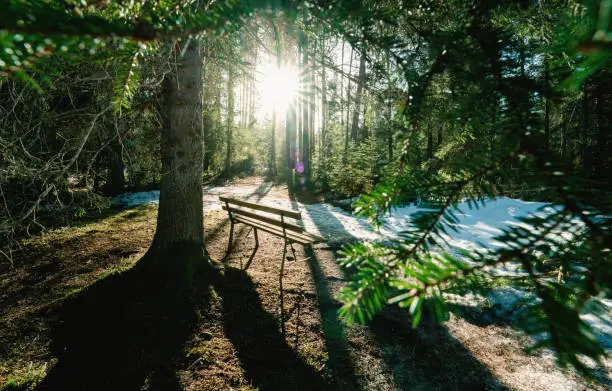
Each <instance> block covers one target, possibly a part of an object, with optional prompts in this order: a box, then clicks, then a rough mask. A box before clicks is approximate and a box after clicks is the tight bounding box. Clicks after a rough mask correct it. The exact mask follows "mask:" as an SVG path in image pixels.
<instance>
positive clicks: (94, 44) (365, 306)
mask: <svg viewBox="0 0 612 391" xmlns="http://www.w3.org/2000/svg"><path fill="white" fill-rule="evenodd" d="M0 9H2V15H1V16H0V49H1V51H0V205H2V207H0V235H1V237H2V241H1V243H2V246H0V255H2V256H3V260H2V262H3V263H6V264H7V265H10V264H12V262H13V261H12V256H11V252H12V251H13V250H14V249H15V248H18V246H19V240H20V239H21V238H23V237H24V236H25V235H34V234H37V233H39V232H42V231H44V230H45V229H47V228H49V227H52V226H59V225H62V224H63V223H65V222H66V221H68V220H72V219H74V218H75V216H76V217H78V216H82V215H85V214H86V213H89V212H90V211H91V210H94V209H98V210H99V209H104V208H106V207H107V206H108V198H107V197H109V196H114V195H118V194H121V193H124V192H127V191H137V190H149V189H158V188H159V186H160V184H161V182H162V177H163V175H164V172H163V169H162V162H163V160H164V158H163V157H164V153H165V152H164V149H163V148H160V143H162V134H163V129H164V127H165V126H168V125H167V124H168V123H170V122H169V121H173V118H174V117H173V114H171V113H173V110H176V109H177V107H179V106H180V105H181V104H182V103H184V102H183V101H181V99H183V97H181V96H178V95H172V93H173V92H172V91H170V90H169V88H168V85H167V80H168V79H172V78H173V77H176V75H177V72H179V70H180V69H181V67H183V66H184V64H183V62H182V60H181V58H182V57H184V56H190V55H193V56H197V61H198V63H199V64H201V74H197V75H195V76H193V75H192V76H193V77H194V78H195V79H194V80H198V79H199V80H201V86H200V87H201V92H202V94H201V102H200V103H199V104H200V105H201V106H198V104H197V102H196V103H193V102H191V103H190V102H187V101H185V102H186V103H185V105H187V104H194V105H195V106H193V105H192V106H185V107H186V108H187V109H189V108H190V107H191V108H192V109H193V107H195V108H196V109H198V110H199V109H200V107H201V115H198V116H196V117H194V119H193V121H201V124H202V129H203V134H202V148H203V157H202V159H203V163H202V164H203V169H202V172H201V177H202V182H203V183H207V182H210V181H222V180H224V179H229V178H232V177H234V176H241V175H242V176H245V175H263V176H266V177H268V178H270V179H272V180H275V181H278V182H286V183H287V184H288V186H289V187H290V188H291V189H294V191H296V192H309V193H321V194H324V195H325V197H326V198H329V199H344V198H350V197H355V196H358V195H360V194H366V195H364V196H362V197H361V200H360V201H358V202H357V203H356V204H355V207H356V211H357V212H358V213H360V214H361V215H363V216H368V217H371V218H372V219H373V220H374V221H376V219H377V218H378V217H380V216H381V215H383V214H384V212H386V211H388V210H389V209H390V208H392V207H393V206H396V205H402V204H405V203H407V202H412V201H415V200H417V199H418V200H422V201H424V202H429V203H431V204H432V205H434V206H435V207H434V212H432V213H424V214H423V215H422V216H420V217H419V219H417V221H415V225H416V227H417V230H416V231H415V232H408V233H406V235H405V240H404V241H403V242H402V243H400V244H398V243H392V244H386V245H380V247H379V246H374V247H372V246H370V247H368V246H365V245H354V246H349V247H347V248H345V250H344V253H343V254H344V255H343V256H344V257H345V262H346V265H348V266H350V267H352V268H355V270H356V279H355V282H354V283H353V285H351V284H349V287H348V288H347V290H346V291H345V293H344V299H343V301H344V302H345V303H347V305H346V307H345V308H344V314H345V315H346V317H347V318H349V319H353V320H364V319H365V318H368V317H370V316H372V315H373V313H374V312H376V311H377V310H379V309H380V308H381V307H382V306H383V303H386V302H387V300H388V299H389V297H394V299H393V301H395V302H400V303H403V304H404V305H406V306H408V307H410V311H411V312H412V314H413V315H415V316H416V317H417V323H418V318H419V317H420V315H419V314H420V308H421V304H422V302H423V300H422V299H427V300H429V301H432V302H434V306H435V307H436V306H438V304H439V303H438V302H437V301H436V300H438V299H440V300H441V296H440V293H439V289H438V288H440V287H441V286H443V285H444V284H446V283H447V282H448V281H449V280H451V278H454V277H456V276H458V275H461V276H464V277H465V278H463V280H462V283H461V284H459V286H460V287H461V289H467V288H470V287H472V288H473V285H474V284H475V283H476V282H475V280H474V279H472V278H471V277H472V276H473V274H474V273H473V272H472V269H471V268H467V267H466V266H465V265H463V266H461V265H459V264H458V263H457V262H456V260H455V259H448V257H446V255H448V254H446V255H444V256H442V255H440V257H439V258H436V257H437V256H434V255H431V253H430V252H429V250H430V249H431V248H432V247H433V246H434V245H435V244H436V241H439V239H436V235H437V234H438V233H441V232H442V231H444V229H445V228H444V224H445V221H453V213H454V212H453V205H455V203H456V202H458V201H460V200H465V199H469V200H474V201H477V200H484V199H486V198H487V197H495V196H497V197H499V196H509V197H514V198H521V199H524V200H537V201H550V202H554V203H557V204H559V205H562V208H561V209H560V212H559V213H558V214H555V215H553V216H547V217H546V218H540V219H539V220H538V219H533V220H530V221H527V224H528V225H529V226H530V227H531V228H532V229H531V230H527V229H525V230H524V231H520V230H515V231H511V232H507V233H506V234H505V235H506V236H505V240H506V242H508V243H511V244H516V246H511V247H512V250H511V251H510V250H508V251H506V252H504V251H502V250H499V251H497V252H494V253H493V254H486V255H485V254H470V255H469V256H468V257H469V258H470V259H471V260H472V261H474V262H479V265H487V266H492V265H493V266H494V265H497V264H500V263H504V262H507V261H509V260H510V259H513V260H517V261H518V262H520V263H522V264H523V265H524V267H525V270H526V271H527V272H528V275H527V277H526V280H528V281H529V283H530V284H532V285H533V286H534V287H535V289H536V290H537V291H538V293H539V294H540V295H541V297H542V298H543V300H544V302H545V303H553V304H550V305H549V306H546V305H545V306H538V310H537V311H539V312H537V314H536V315H534V316H535V317H534V318H532V319H536V318H537V319H540V320H542V322H543V323H546V324H547V325H548V326H546V327H548V330H549V331H551V330H552V331H551V333H552V334H551V335H552V337H551V339H550V340H549V342H550V343H551V344H552V345H553V346H554V347H555V348H556V350H557V352H559V354H560V358H561V362H562V363H566V364H567V363H571V364H573V365H574V366H576V367H578V368H579V369H580V368H581V369H585V366H584V365H583V364H582V363H581V362H580V361H578V360H577V359H576V358H575V354H585V355H587V356H591V357H593V358H597V357H600V356H602V355H603V354H604V353H603V350H601V348H600V347H599V346H598V345H597V344H596V343H593V342H592V341H591V340H590V339H589V338H590V337H589V333H588V330H587V331H584V330H583V333H582V334H581V335H582V337H584V338H578V337H576V338H573V337H569V335H570V334H571V335H573V333H575V332H576V330H577V329H580V327H582V326H580V325H581V323H580V320H579V317H578V315H579V313H580V312H581V311H583V310H584V308H585V303H587V301H588V299H589V298H590V297H593V296H597V295H606V294H609V282H610V267H609V266H610V258H609V257H610V255H609V254H610V245H611V237H610V229H611V226H610V224H611V220H610V211H611V210H612V208H611V203H612V196H611V191H612V183H611V181H610V178H611V176H610V174H609V172H610V169H611V168H612V167H611V165H612V139H611V132H610V130H611V129H612V127H611V124H610V119H611V118H612V75H611V74H610V59H611V55H612V51H611V50H610V42H611V39H612V38H611V34H612V33H611V32H610V27H609V23H610V13H611V12H612V3H611V2H610V1H606V0H602V1H592V0H588V1H560V0H559V1H543V0H541V1H453V0H451V1H441V0H430V1H395V0H389V1H342V0H336V1H313V2H292V1H278V2H275V1H271V2H256V1H251V2H248V1H247V2H239V1H226V2H204V1H142V2H141V1H118V2H109V1H90V2H85V1H76V0H74V1H72V0H64V1H50V0H49V1H40V2H27V1H2V2H0ZM194 58H195V57H194ZM281 86H282V87H281ZM169 97H172V101H170V98H169ZM185 99H187V98H185ZM185 107H183V109H185ZM576 220H580V221H581V224H582V225H583V226H584V227H586V228H584V229H577V228H576V225H575V224H576V223H575V221H576ZM552 229H560V230H566V231H570V232H573V233H574V234H575V238H574V240H573V241H572V242H571V243H570V244H567V245H565V247H564V246H560V245H559V244H558V243H556V242H555V240H554V239H547V238H546V235H547V234H548V233H550V231H551V230H552ZM534 247H537V248H538V249H539V251H540V252H539V253H538V254H536V255H534V254H532V253H531V252H529V251H527V250H528V248H534ZM544 259H545V260H546V261H547V262H548V263H550V262H552V263H553V264H554V265H556V266H555V267H556V269H555V270H560V271H559V273H560V275H562V274H563V270H565V271H567V270H572V271H573V272H574V273H576V274H577V275H579V276H580V277H581V278H579V279H576V280H573V281H574V282H573V283H572V282H571V281H570V282H568V283H562V282H561V280H562V279H561V277H560V278H559V282H551V283H550V284H548V283H545V282H543V281H542V280H540V279H539V277H538V270H537V265H541V264H542V262H543V260H544ZM409 260H410V262H413V264H418V265H420V266H419V267H418V268H417V269H418V270H417V269H415V268H411V267H410V266H406V265H409V264H410V262H409ZM441 265H442V266H443V267H441ZM468 269H469V270H468ZM441 270H443V271H444V273H442V271H441ZM474 270H479V268H478V267H477V268H474ZM389 273H391V275H397V274H394V273H400V274H401V275H402V276H403V277H402V278H404V277H405V276H406V275H408V276H411V277H413V278H415V279H416V281H417V282H418V283H414V284H413V283H410V284H404V283H403V282H402V280H400V279H397V280H395V281H394V280H393V278H390V277H389V275H390V274H389ZM381 276H386V278H381ZM432 281H433V282H432ZM472 288H470V289H472ZM436 289H438V290H436ZM453 289H454V288H453ZM457 289H458V288H457ZM398 292H404V293H403V294H401V295H400V294H399V293H398ZM436 303H438V304H436ZM440 305H441V304H440ZM436 308H438V307H436ZM440 313H441V314H442V315H441V316H442V317H444V315H443V313H444V311H442V310H441V311H440ZM568 319H571V321H569V320H568ZM567 322H570V323H571V324H572V326H571V327H569V326H567V327H566V325H567V324H568V323H567ZM572 322H573V323H572ZM535 323H536V322H532V323H529V324H527V325H526V326H525V328H526V329H527V331H529V332H532V333H538V332H539V331H541V328H539V327H540V323H538V324H537V325H536V324H535ZM555 325H556V326H555ZM585 341H586V342H585ZM589 341H591V342H589Z"/></svg>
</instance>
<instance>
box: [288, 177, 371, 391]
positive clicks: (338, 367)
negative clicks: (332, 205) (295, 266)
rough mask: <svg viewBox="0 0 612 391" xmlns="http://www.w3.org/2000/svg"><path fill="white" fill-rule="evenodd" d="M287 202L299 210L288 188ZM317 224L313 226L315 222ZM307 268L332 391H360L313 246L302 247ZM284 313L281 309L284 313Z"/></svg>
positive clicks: (335, 304) (338, 305)
mask: <svg viewBox="0 0 612 391" xmlns="http://www.w3.org/2000/svg"><path fill="white" fill-rule="evenodd" d="M289 199H290V201H291V205H292V207H293V209H298V205H297V202H296V194H295V193H294V192H293V191H292V190H291V188H289ZM315 224H316V222H315ZM304 249H305V253H306V257H307V258H309V260H308V261H307V262H308V266H309V268H310V272H311V274H312V277H313V280H314V284H315V290H316V293H317V301H318V309H319V314H320V315H321V327H322V329H323V338H324V339H325V345H326V348H327V353H328V357H329V361H328V363H327V364H328V365H329V367H330V369H331V370H332V371H333V372H334V383H335V384H334V389H341V390H356V389H360V388H361V386H360V384H359V380H358V377H357V372H356V370H355V363H354V360H353V358H352V356H351V354H350V350H349V346H348V344H347V339H346V330H345V327H346V326H345V324H344V323H343V322H342V321H341V320H340V318H339V317H338V309H339V308H340V303H339V302H338V301H337V300H334V298H333V294H332V290H331V288H330V286H329V283H328V280H327V278H326V276H325V273H324V272H323V270H322V268H321V264H320V262H319V260H318V258H317V255H316V253H315V252H314V250H313V248H312V246H305V247H304ZM283 310H284V309H283Z"/></svg>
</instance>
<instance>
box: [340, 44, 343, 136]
mask: <svg viewBox="0 0 612 391" xmlns="http://www.w3.org/2000/svg"><path fill="white" fill-rule="evenodd" d="M340 64H341V68H340V69H341V70H342V72H341V73H340V125H341V126H342V127H344V74H343V73H344V39H343V40H342V54H341V55H340Z"/></svg>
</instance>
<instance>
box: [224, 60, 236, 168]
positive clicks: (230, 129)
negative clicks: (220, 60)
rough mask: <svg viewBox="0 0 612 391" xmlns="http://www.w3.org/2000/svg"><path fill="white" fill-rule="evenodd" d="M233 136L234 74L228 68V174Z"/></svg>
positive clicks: (226, 153) (226, 163) (226, 158)
mask: <svg viewBox="0 0 612 391" xmlns="http://www.w3.org/2000/svg"><path fill="white" fill-rule="evenodd" d="M233 136H234V72H233V69H232V68H231V67H230V68H229V71H228V75H227V149H226V152H225V166H224V169H223V170H224V171H225V173H228V172H229V170H230V167H231V165H232V142H233Z"/></svg>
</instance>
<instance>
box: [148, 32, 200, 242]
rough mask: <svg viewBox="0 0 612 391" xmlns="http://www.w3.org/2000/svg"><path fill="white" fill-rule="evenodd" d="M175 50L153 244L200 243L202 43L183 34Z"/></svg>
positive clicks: (167, 95) (168, 81)
mask: <svg viewBox="0 0 612 391" xmlns="http://www.w3.org/2000/svg"><path fill="white" fill-rule="evenodd" d="M185 45H187V47H185ZM173 50H174V52H175V53H176V54H177V63H176V67H175V72H174V73H172V74H170V75H169V76H168V77H167V78H166V80H165V81H164V105H165V110H164V113H163V129H162V139H161V151H162V183H161V191H160V197H159V212H158V217H157V229H156V231H155V237H154V239H153V245H154V246H155V247H156V248H158V249H161V250H167V249H169V248H170V247H173V246H175V245H186V246H188V247H190V246H191V247H195V248H199V249H202V248H203V245H204V235H203V232H204V227H203V213H202V157H203V156H202V60H201V56H200V44H199V42H198V41H197V40H195V39H194V40H183V41H182V42H176V43H175V44H174V48H173ZM181 53H182V54H183V55H182V56H181V55H180V54H181Z"/></svg>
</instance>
